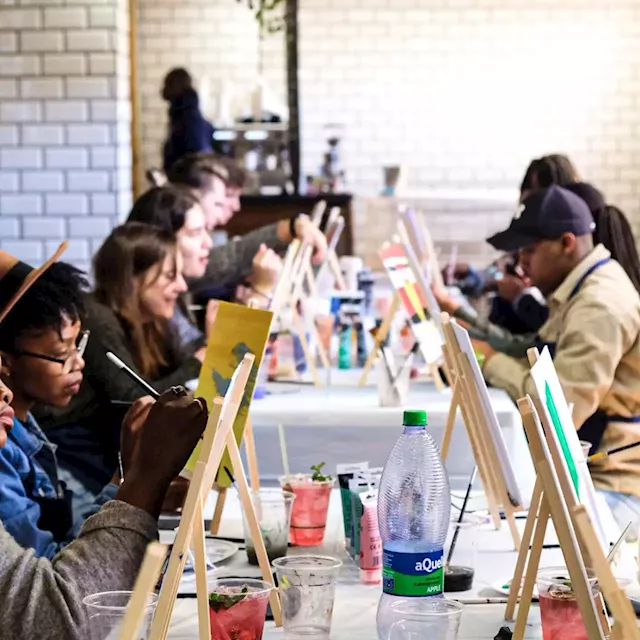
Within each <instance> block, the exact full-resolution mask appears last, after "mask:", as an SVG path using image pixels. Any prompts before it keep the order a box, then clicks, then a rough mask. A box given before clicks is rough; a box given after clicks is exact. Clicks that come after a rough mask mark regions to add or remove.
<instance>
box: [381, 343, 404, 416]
mask: <svg viewBox="0 0 640 640" xmlns="http://www.w3.org/2000/svg"><path fill="white" fill-rule="evenodd" d="M400 366H402V365H400ZM396 368H399V367H398V365H396ZM376 375H377V382H378V399H379V402H380V406H381V407H404V406H405V405H406V404H407V398H408V397H409V381H410V378H411V367H410V366H406V367H403V368H402V369H400V370H399V371H396V372H395V373H394V374H393V378H395V379H393V380H392V378H391V376H390V375H389V371H388V370H387V365H385V362H384V360H383V356H382V355H381V356H380V358H379V359H378V362H377V363H376ZM392 383H393V384H392Z"/></svg>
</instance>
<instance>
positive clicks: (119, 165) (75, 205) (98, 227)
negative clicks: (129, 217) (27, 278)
mask: <svg viewBox="0 0 640 640" xmlns="http://www.w3.org/2000/svg"><path fill="white" fill-rule="evenodd" d="M0 4H2V6H0V248H2V249H5V250H7V251H10V252H11V253H14V254H15V255H16V256H18V257H20V258H22V259H23V260H27V261H29V262H31V263H34V264H38V263H39V262H41V261H42V260H43V259H44V258H45V257H47V256H48V255H49V254H51V253H52V251H53V250H54V248H56V247H57V246H58V244H59V243H60V241H61V240H63V239H67V238H69V240H70V246H69V249H68V250H67V253H66V254H65V259H66V260H68V261H70V262H74V263H75V264H77V265H79V266H81V267H84V268H86V267H88V264H89V260H90V257H91V255H92V253H93V252H94V251H95V249H96V248H97V246H99V245H100V243H101V242H102V240H103V239H104V237H105V236H106V235H107V234H108V233H109V231H110V229H111V228H112V227H113V225H114V224H115V223H116V222H117V220H118V217H119V215H121V213H122V212H126V211H127V210H128V209H129V208H130V203H131V195H130V194H131V177H130V166H131V150H130V131H129V127H130V107H129V85H128V83H129V57H128V13H127V6H126V0H79V1H78V0H66V1H63V0H2V3H0Z"/></svg>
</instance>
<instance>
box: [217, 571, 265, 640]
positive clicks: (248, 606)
mask: <svg viewBox="0 0 640 640" xmlns="http://www.w3.org/2000/svg"><path fill="white" fill-rule="evenodd" d="M272 589H273V586H272V585H271V584H269V583H268V582H265V581H264V580H251V579H248V578H221V579H219V580H214V581H213V582H210V583H209V620H210V623H211V640H261V638H262V632H263V630H264V621H265V617H266V615H267V604H268V603H269V594H270V592H271V590H272Z"/></svg>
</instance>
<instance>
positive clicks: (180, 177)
mask: <svg viewBox="0 0 640 640" xmlns="http://www.w3.org/2000/svg"><path fill="white" fill-rule="evenodd" d="M213 178H218V179H220V180H222V182H224V183H225V184H228V182H229V172H228V170H227V167H226V166H225V165H224V164H223V163H222V162H221V159H220V158H219V157H218V156H216V155H215V154H213V153H190V154H188V155H186V156H182V158H180V159H179V160H176V162H174V163H173V164H172V165H171V167H170V168H169V170H168V171H167V179H168V180H169V182H171V183H172V184H177V185H182V186H185V187H189V188H191V189H197V190H198V191H208V190H209V189H211V182H212V180H213Z"/></svg>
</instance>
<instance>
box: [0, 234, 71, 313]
mask: <svg viewBox="0 0 640 640" xmlns="http://www.w3.org/2000/svg"><path fill="white" fill-rule="evenodd" d="M66 248H67V242H66V240H65V242H63V243H62V244H61V245H60V246H59V247H58V250H57V251H56V252H55V253H54V254H53V255H52V256H51V257H50V258H49V259H48V260H47V261H46V262H45V263H44V264H43V265H42V266H41V267H38V268H37V269H34V268H33V267H30V266H29V265H28V264H26V263H24V262H21V261H20V260H18V259H17V258H14V257H13V256H12V255H11V254H9V253H7V252H6V251H1V250H0V322H2V321H3V320H4V318H5V317H6V316H7V314H8V313H9V311H11V309H12V308H13V306H14V305H15V303H16V302H18V300H20V298H21V297H22V296H23V295H24V294H25V292H26V291H27V289H29V287H30V286H31V285H32V284H33V283H34V282H35V281H36V280H37V279H38V278H39V277H40V276H41V275H42V274H43V273H44V272H45V271H46V270H47V269H48V268H49V267H50V266H51V265H52V264H53V263H54V262H56V260H58V258H59V257H60V256H61V255H62V254H63V253H64V251H65V249H66Z"/></svg>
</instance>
